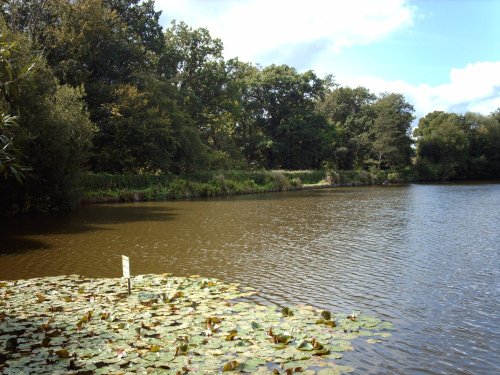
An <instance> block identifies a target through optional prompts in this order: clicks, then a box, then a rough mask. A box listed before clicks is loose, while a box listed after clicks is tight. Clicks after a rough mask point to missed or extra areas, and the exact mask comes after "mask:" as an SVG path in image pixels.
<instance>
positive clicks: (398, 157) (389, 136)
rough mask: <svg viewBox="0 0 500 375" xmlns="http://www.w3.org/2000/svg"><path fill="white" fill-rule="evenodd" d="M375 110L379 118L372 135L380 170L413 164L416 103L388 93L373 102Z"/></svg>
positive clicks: (373, 147) (373, 148)
mask: <svg viewBox="0 0 500 375" xmlns="http://www.w3.org/2000/svg"><path fill="white" fill-rule="evenodd" d="M373 109H374V111H375V114H376V118H375V120H374V123H373V128H372V129H371V131H370V137H371V139H372V141H373V143H372V150H373V154H374V156H375V164H376V165H377V168H378V170H380V169H382V168H401V167H404V166H407V165H409V164H410V161H411V155H412V149H411V145H412V144H413V141H412V139H411V137H410V134H411V123H412V121H413V119H414V116H413V112H414V109H413V106H412V105H411V104H409V103H408V102H407V101H406V100H405V98H404V97H403V95H401V94H394V93H384V94H382V95H381V97H379V98H378V99H377V101H376V102H375V103H374V104H373Z"/></svg>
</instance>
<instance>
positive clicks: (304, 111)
mask: <svg viewBox="0 0 500 375" xmlns="http://www.w3.org/2000/svg"><path fill="white" fill-rule="evenodd" d="M328 84H329V81H328V80H323V79H320V78H318V77H317V76H316V75H315V74H314V73H313V72H312V71H307V72H304V73H297V71H296V70H295V69H294V68H292V67H289V66H287V65H279V66H278V65H270V66H268V67H266V68H264V69H262V70H261V71H258V72H253V74H251V75H249V79H248V89H247V92H246V94H245V95H246V98H247V99H246V103H245V106H246V107H247V108H249V109H250V113H252V115H253V116H252V118H249V119H247V121H250V122H251V124H250V125H248V126H245V127H246V128H252V129H254V130H253V134H260V137H258V138H257V139H255V141H257V142H258V143H257V144H254V145H252V146H251V147H252V148H253V149H254V150H255V154H254V155H253V157H254V158H259V160H257V163H258V164H260V165H261V166H265V167H267V168H313V167H317V166H319V164H320V161H321V160H323V159H324V158H325V148H326V144H327V143H328V140H327V139H326V134H327V131H328V124H327V122H326V119H325V118H324V116H322V115H321V114H316V113H315V111H314V106H315V101H316V100H319V99H320V98H322V97H323V95H324V94H325V92H326V89H327V87H328ZM255 129H258V132H256V131H255ZM313 145H314V146H313ZM292 150H293V151H292ZM313 154H314V157H313Z"/></svg>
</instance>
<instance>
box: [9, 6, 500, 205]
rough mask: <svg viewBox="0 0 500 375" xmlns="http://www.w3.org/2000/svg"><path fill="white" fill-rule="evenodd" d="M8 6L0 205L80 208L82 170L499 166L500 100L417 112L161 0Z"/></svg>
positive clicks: (467, 174) (458, 173) (492, 173)
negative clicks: (165, 16)
mask: <svg viewBox="0 0 500 375" xmlns="http://www.w3.org/2000/svg"><path fill="white" fill-rule="evenodd" d="M0 7H1V15H0V33H1V34H0V115H1V117H0V196H1V198H0V199H1V202H0V209H3V210H5V209H9V208H10V207H13V206H15V207H18V208H19V207H23V208H24V209H34V210H52V209H67V208H71V207H73V206H74V205H75V204H76V203H77V202H78V200H79V196H80V193H81V186H82V183H81V181H82V175H85V173H87V172H89V171H90V172H92V173H111V174H144V175H167V174H168V175H172V174H175V175H189V174H193V173H199V172H207V171H208V173H209V172H210V171H212V170H230V169H232V170H235V169H236V170H259V169H286V170H297V169H327V170H333V171H341V170H353V169H355V170H365V171H369V172H370V173H372V174H376V173H379V172H384V173H387V171H394V172H395V173H399V172H400V173H405V174H408V173H413V174H414V175H415V176H416V178H419V179H425V180H427V179H429V180H446V179H452V178H494V177H500V109H499V110H497V111H496V112H494V113H492V114H491V115H490V116H482V115H479V114H473V113H468V114H465V115H458V114H453V113H443V112H433V113H430V114H428V115H427V116H425V117H424V118H423V119H421V120H420V122H419V125H418V128H417V129H416V130H415V131H414V138H413V137H412V134H411V130H412V128H411V125H412V121H413V120H414V115H413V113H414V109H413V107H412V105H411V104H409V103H408V102H407V101H406V100H405V98H404V97H403V96H402V95H401V94H398V93H383V94H380V95H375V94H373V93H371V92H370V91H369V90H368V89H366V88H364V87H358V88H348V87H341V86H339V85H338V84H336V83H335V81H334V79H333V77H332V76H326V77H323V78H320V77H318V76H316V74H315V73H314V72H313V71H307V72H304V73H300V72H297V70H296V69H294V68H293V67H290V66H287V65H270V66H266V67H261V66H258V65H255V64H252V63H247V62H242V61H239V60H238V59H236V58H235V59H229V60H225V59H224V58H223V44H222V42H221V41H220V40H219V39H216V38H212V37H211V36H210V33H209V32H208V30H206V29H203V28H200V29H192V28H191V27H189V26H188V25H186V24H184V23H182V22H181V23H176V22H173V23H172V24H171V25H170V26H169V27H168V28H167V29H163V28H162V27H161V26H160V24H159V17H160V12H156V11H155V10H154V2H153V1H152V0H149V1H139V0H73V1H70V0H50V1H48V0H11V1H8V2H2V5H0Z"/></svg>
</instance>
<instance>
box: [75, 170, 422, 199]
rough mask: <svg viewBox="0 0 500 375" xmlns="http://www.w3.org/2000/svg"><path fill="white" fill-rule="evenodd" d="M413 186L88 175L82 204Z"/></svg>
mask: <svg viewBox="0 0 500 375" xmlns="http://www.w3.org/2000/svg"><path fill="white" fill-rule="evenodd" d="M412 181H415V179H414V178H413V176H411V175H410V174H409V173H404V172H395V171H381V172H378V173H371V172H367V171H339V172H337V171H332V170H329V171H325V170H302V171H285V170H272V171H265V170H262V171H239V170H230V171H207V172H205V173H198V174H196V175H186V176H176V175H165V174H164V175H132V174H129V175H118V174H88V175H86V176H85V178H84V179H83V180H82V186H83V195H82V199H81V204H96V203H113V202H141V201H160V200H172V199H186V198H203V197H217V196H228V195H242V194H259V193H269V192H280V191H293V190H310V189H321V188H329V187H344V186H360V185H382V184H394V183H405V182H412Z"/></svg>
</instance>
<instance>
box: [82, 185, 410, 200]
mask: <svg viewBox="0 0 500 375" xmlns="http://www.w3.org/2000/svg"><path fill="white" fill-rule="evenodd" d="M403 184H405V183H391V184H383V183H363V182H350V183H342V184H328V183H324V184H304V185H300V186H291V187H286V188H281V189H276V188H269V189H265V188H258V189H248V190H245V191H222V192H220V193H217V192H215V193H212V194H204V193H200V192H192V191H185V192H184V193H183V194H182V195H180V196H168V195H167V196H165V197H160V198H157V199H156V198H151V197H150V196H148V193H147V191H146V190H139V189H138V190H116V191H113V192H108V193H106V192H95V195H96V196H94V197H88V196H87V197H84V198H82V199H81V200H80V205H81V206H86V205H94V204H106V203H132V202H158V201H172V200H184V199H193V198H215V197H225V196H235V195H251V194H267V193H279V192H289V191H303V190H319V189H333V188H342V187H355V186H397V185H403Z"/></svg>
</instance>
